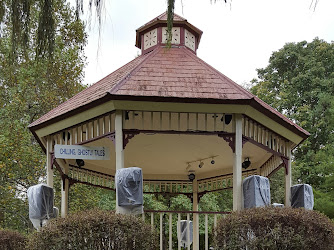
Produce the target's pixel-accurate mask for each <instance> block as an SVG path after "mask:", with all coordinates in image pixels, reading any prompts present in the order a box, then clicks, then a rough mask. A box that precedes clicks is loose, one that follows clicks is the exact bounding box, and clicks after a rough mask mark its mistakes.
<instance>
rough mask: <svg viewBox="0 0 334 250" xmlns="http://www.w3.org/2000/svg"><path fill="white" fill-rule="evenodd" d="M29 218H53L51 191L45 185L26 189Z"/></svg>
mask: <svg viewBox="0 0 334 250" xmlns="http://www.w3.org/2000/svg"><path fill="white" fill-rule="evenodd" d="M27 195H28V202H29V218H30V219H37V220H48V219H49V218H50V217H53V189H52V188H51V187H49V186H47V185H45V184H38V185H35V186H31V187H30V188H28V192H27Z"/></svg>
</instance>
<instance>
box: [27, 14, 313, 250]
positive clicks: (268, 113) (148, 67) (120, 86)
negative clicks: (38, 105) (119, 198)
mask: <svg viewBox="0 0 334 250" xmlns="http://www.w3.org/2000/svg"><path fill="white" fill-rule="evenodd" d="M201 36H202V31H201V30H199V29H198V28H197V27H195V26H193V25H192V24H190V23H188V22H187V20H186V19H184V18H182V17H181V16H178V15H176V14H175V15H174V23H173V29H172V41H171V46H170V47H168V46H166V45H167V37H168V34H167V14H166V13H163V14H161V15H160V16H158V17H156V18H154V19H153V20H151V21H150V22H148V23H146V24H145V25H143V26H141V27H140V28H138V29H137V31H136V46H137V47H138V48H139V49H141V52H142V54H141V56H139V57H137V58H135V59H134V60H132V61H131V62H129V63H128V64H126V65H124V66H123V67H121V68H119V69H118V70H116V71H114V72H113V73H111V74H110V75H108V76H106V77H105V78H103V79H101V80H100V81H98V82H97V83H95V84H93V85H91V86H90V87H88V88H87V89H85V90H83V91H82V92H80V93H78V94H77V95H75V96H74V97H72V98H71V99H69V100H68V101H66V102H64V103H63V104H61V105H59V106H58V107H56V108H55V109H53V110H51V111H50V112H49V113H47V114H45V115H44V116H42V117H41V118H39V119H38V120H36V121H34V122H33V123H32V124H30V125H29V128H30V130H31V132H32V133H33V134H34V136H35V138H36V139H37V140H38V142H39V143H40V145H41V147H42V148H43V150H44V151H45V153H46V157H47V184H48V185H49V186H51V187H52V186H53V175H54V171H55V169H57V171H59V172H60V174H61V177H62V200H61V216H62V217H65V216H66V215H67V213H68V193H69V189H70V187H71V185H73V184H75V183H83V184H87V185H92V186H96V187H102V188H107V189H111V190H115V184H114V176H115V172H116V170H118V169H122V168H127V167H132V166H138V167H140V168H141V169H142V172H143V185H144V193H158V194H161V193H168V194H174V195H177V194H184V195H187V196H188V197H190V198H191V199H192V204H193V211H191V213H192V219H193V225H194V227H193V228H194V229H193V230H194V231H193V232H194V243H193V249H198V246H199V239H198V226H199V220H198V213H196V211H198V202H199V199H200V197H201V196H202V195H204V194H206V193H208V192H215V191H219V190H224V189H233V210H241V209H242V179H243V178H244V177H246V176H249V175H254V174H257V175H262V176H267V177H268V176H270V175H271V174H273V173H274V172H275V171H277V170H278V169H280V168H282V167H283V168H285V205H286V206H289V204H290V187H291V150H292V149H293V148H294V147H296V146H297V145H298V144H300V143H301V142H302V141H303V140H305V139H306V138H307V137H308V135H309V133H308V132H307V131H305V130H304V129H302V128H301V127H299V126H298V125H296V124H295V123H293V122H292V121H291V120H289V119H288V118H286V117H285V116H284V115H282V114H281V113H279V112H278V111H276V110H275V109H273V108H272V107H270V106H269V105H268V104H266V103H264V102H263V101H261V100H260V99H259V98H257V97H256V96H254V95H253V94H251V93H249V92H248V91H246V90H245V89H243V88H242V87H241V86H239V85H238V84H236V83H235V82H233V81H232V80H231V79H229V78H228V77H226V76H225V75H223V74H222V73H220V72H218V71H217V70H215V69H214V68H213V67H211V66H210V65H208V64H207V63H205V62H204V61H203V60H201V59H200V58H198V57H197V56H196V52H197V49H198V46H199V43H200V39H201ZM56 145H57V146H56ZM71 145H81V146H89V147H92V148H94V147H95V151H94V152H93V151H92V152H90V151H82V152H81V156H82V155H90V156H92V155H93V156H95V158H94V157H93V156H92V157H75V155H73V154H72V155H71V153H72V151H71V147H70V146H71ZM59 146H60V147H61V146H68V147H63V148H64V149H63V151H62V154H64V155H65V156H66V157H61V158H60V157H57V153H56V152H55V151H56V147H59ZM83 148H84V147H83ZM66 150H68V151H66ZM59 154H60V152H58V155H59ZM83 164H84V165H83ZM152 218H153V213H152ZM152 218H151V219H152ZM179 218H180V216H179ZM152 221H153V219H152ZM152 223H153V222H152ZM170 223H171V222H170ZM170 225H171V224H170ZM171 228H172V227H171V226H170V231H171V230H172V229H171ZM170 235H171V233H170ZM170 241H171V239H170ZM206 244H207V243H206ZM169 247H170V249H171V248H172V247H171V243H169ZM206 247H207V245H206Z"/></svg>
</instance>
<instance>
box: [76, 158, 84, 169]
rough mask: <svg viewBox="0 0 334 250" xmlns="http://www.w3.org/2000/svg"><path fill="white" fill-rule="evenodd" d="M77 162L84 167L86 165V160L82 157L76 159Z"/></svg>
mask: <svg viewBox="0 0 334 250" xmlns="http://www.w3.org/2000/svg"><path fill="white" fill-rule="evenodd" d="M75 162H76V163H77V165H78V167H80V168H81V167H83V166H85V161H84V160H82V159H76V160H75Z"/></svg>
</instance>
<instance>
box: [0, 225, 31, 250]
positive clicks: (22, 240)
mask: <svg viewBox="0 0 334 250" xmlns="http://www.w3.org/2000/svg"><path fill="white" fill-rule="evenodd" d="M26 240H27V239H26V237H25V236H23V235H22V234H20V233H18V232H14V231H10V230H2V229H0V249H1V250H19V249H24V247H25V244H26Z"/></svg>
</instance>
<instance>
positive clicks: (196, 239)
mask: <svg viewBox="0 0 334 250" xmlns="http://www.w3.org/2000/svg"><path fill="white" fill-rule="evenodd" d="M193 211H198V182H197V178H195V179H194V180H193ZM193 250H199V216H198V214H197V213H194V214H193Z"/></svg>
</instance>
